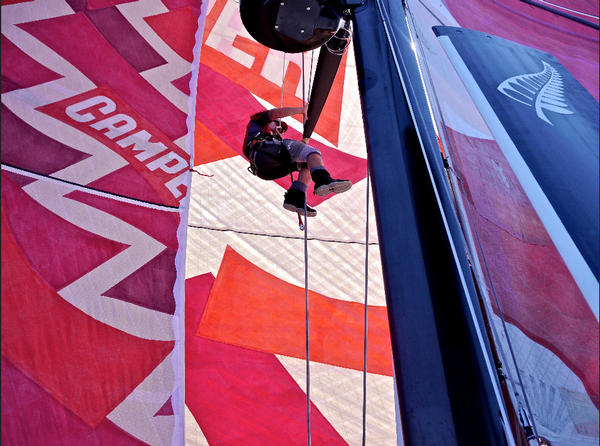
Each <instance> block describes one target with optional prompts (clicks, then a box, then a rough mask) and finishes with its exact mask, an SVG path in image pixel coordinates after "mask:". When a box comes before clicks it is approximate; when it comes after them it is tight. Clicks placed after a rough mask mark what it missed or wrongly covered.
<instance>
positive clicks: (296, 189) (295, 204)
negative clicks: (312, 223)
mask: <svg viewBox="0 0 600 446" xmlns="http://www.w3.org/2000/svg"><path fill="white" fill-rule="evenodd" d="M310 181H311V180H310V171H309V170H308V169H307V168H306V167H305V168H303V169H301V170H300V172H298V180H297V181H294V182H293V183H292V186H291V187H290V188H289V189H288V191H287V192H286V193H285V199H284V200H283V207H284V208H285V209H287V210H288V211H292V212H297V213H298V214H301V215H302V214H304V205H305V203H306V190H307V189H308V185H309V184H310ZM306 216H307V217H316V216H317V210H316V209H313V208H311V207H310V206H309V205H308V204H307V205H306Z"/></svg>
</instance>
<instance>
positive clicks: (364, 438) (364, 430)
mask: <svg viewBox="0 0 600 446" xmlns="http://www.w3.org/2000/svg"><path fill="white" fill-rule="evenodd" d="M366 201H367V205H366V213H367V217H366V231H365V232H366V236H365V237H366V244H365V328H364V330H365V339H364V349H363V355H364V356H363V407H362V410H363V413H362V446H365V445H366V441H367V334H368V320H369V305H368V304H369V301H368V298H369V152H367V200H366Z"/></svg>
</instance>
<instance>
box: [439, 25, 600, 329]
mask: <svg viewBox="0 0 600 446" xmlns="http://www.w3.org/2000/svg"><path fill="white" fill-rule="evenodd" d="M439 40H440V42H441V43H442V45H443V47H444V49H445V50H446V53H447V54H448V56H449V57H450V60H451V61H452V63H453V65H454V67H455V68H456V70H457V71H458V72H459V74H460V75H461V78H462V79H463V82H464V84H465V86H466V87H467V89H468V91H469V93H470V95H471V97H472V98H473V100H474V102H475V104H476V105H477V107H478V108H479V110H480V112H481V114H482V115H483V116H484V117H485V119H486V121H487V123H488V126H489V128H490V130H491V132H492V134H493V135H494V137H495V138H496V141H497V142H498V145H499V146H500V148H501V150H502V152H503V153H504V156H505V157H506V159H507V160H508V162H509V164H510V166H511V168H512V169H513V171H514V173H515V175H516V176H517V178H518V180H519V182H520V183H521V185H522V187H523V189H524V190H525V193H526V194H527V196H528V198H529V200H530V201H531V204H532V205H533V207H534V209H535V211H536V212H537V214H538V216H539V217H540V220H541V221H542V223H543V224H544V227H545V228H546V230H547V231H548V234H549V235H550V238H551V239H552V241H553V243H554V245H555V246H556V249H557V250H558V252H559V253H560V255H561V257H562V258H563V260H564V262H565V264H566V266H567V268H568V269H569V271H570V273H571V275H572V276H573V279H574V280H575V282H576V283H577V286H578V287H579V289H580V290H581V293H582V294H583V296H584V297H585V299H586V301H587V303H588V305H589V306H590V308H591V309H592V312H593V313H594V315H595V317H596V319H597V320H598V313H599V299H598V293H599V292H600V287H599V284H598V280H596V277H595V276H594V273H593V272H592V270H591V269H590V267H589V266H588V264H587V262H586V261H585V259H584V258H583V256H582V255H581V252H580V251H579V249H578V248H577V246H576V245H575V243H574V242H573V239H572V238H571V236H570V234H569V233H568V231H567V230H566V228H565V227H564V225H563V223H562V221H561V220H560V218H559V217H558V215H557V214H556V211H555V210H554V208H553V206H552V204H551V203H550V201H549V200H548V197H547V196H546V194H545V193H544V191H543V190H542V188H541V187H540V185H539V184H538V182H537V181H536V179H535V177H534V176H533V174H532V173H531V171H530V170H529V167H528V166H527V164H526V163H525V161H524V160H523V158H522V156H521V154H520V153H519V151H518V149H517V148H516V146H515V144H514V142H513V141H512V139H511V138H510V136H509V135H508V133H507V132H506V129H505V128H504V126H503V125H502V123H501V122H500V119H499V118H498V116H497V115H496V113H495V112H494V110H493V109H492V107H491V105H490V104H489V102H488V101H487V99H486V97H485V95H484V94H483V92H482V91H481V89H480V88H479V85H478V84H477V82H476V81H475V79H474V78H473V75H472V74H471V72H470V71H469V69H468V68H467V66H466V65H465V63H464V61H463V60H462V57H461V56H460V55H459V54H458V51H457V50H456V48H455V47H454V45H453V44H452V41H451V40H450V38H449V37H447V36H441V37H439Z"/></svg>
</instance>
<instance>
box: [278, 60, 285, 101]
mask: <svg viewBox="0 0 600 446" xmlns="http://www.w3.org/2000/svg"><path fill="white" fill-rule="evenodd" d="M285 56H286V53H283V68H282V69H281V101H280V102H279V107H280V108H283V84H284V83H285Z"/></svg>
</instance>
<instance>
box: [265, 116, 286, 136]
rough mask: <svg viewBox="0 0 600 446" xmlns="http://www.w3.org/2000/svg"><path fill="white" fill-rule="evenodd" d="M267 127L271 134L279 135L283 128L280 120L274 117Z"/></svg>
mask: <svg viewBox="0 0 600 446" xmlns="http://www.w3.org/2000/svg"><path fill="white" fill-rule="evenodd" d="M268 129H269V131H270V132H271V133H273V134H275V133H276V134H278V135H281V132H282V131H283V128H282V127H281V121H280V120H279V119H275V120H274V121H271V122H269V125H268Z"/></svg>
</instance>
